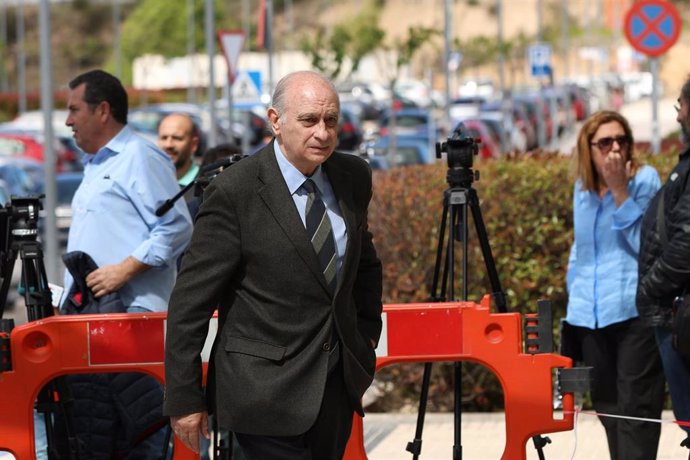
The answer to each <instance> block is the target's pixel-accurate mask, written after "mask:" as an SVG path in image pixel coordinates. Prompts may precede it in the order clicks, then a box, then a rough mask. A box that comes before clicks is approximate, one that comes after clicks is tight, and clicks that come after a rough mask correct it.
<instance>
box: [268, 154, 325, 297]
mask: <svg viewBox="0 0 690 460" xmlns="http://www.w3.org/2000/svg"><path fill="white" fill-rule="evenodd" d="M256 155H258V156H259V160H260V161H259V164H260V166H259V174H258V180H259V183H260V184H261V186H260V187H259V190H258V194H259V196H260V197H261V199H262V200H263V201H264V203H265V204H266V207H268V209H269V211H270V213H271V214H272V215H273V218H274V219H275V220H276V222H277V223H278V225H280V227H281V228H282V229H283V231H284V232H285V235H287V237H288V238H289V239H290V241H291V242H292V244H293V245H294V246H295V249H296V250H297V252H298V253H299V255H300V257H301V258H302V260H304V263H305V264H306V265H307V267H309V270H310V271H311V272H312V273H313V274H314V276H316V278H317V279H318V280H319V282H320V283H321V285H322V286H323V287H324V289H326V290H327V291H328V285H327V284H326V278H325V277H324V276H323V273H322V272H321V265H320V264H319V260H318V258H317V256H316V253H315V252H314V248H313V247H312V245H311V241H309V238H308V237H307V232H306V231H305V229H304V224H303V223H302V219H300V217H299V213H298V212H297V209H296V208H295V205H294V201H293V199H292V197H291V196H290V191H289V190H288V188H287V185H286V184H285V179H283V175H282V174H281V172H280V168H279V167H278V162H277V161H276V159H275V153H274V150H273V143H271V144H269V146H267V147H266V148H264V149H263V150H261V151H260V152H258V153H256Z"/></svg>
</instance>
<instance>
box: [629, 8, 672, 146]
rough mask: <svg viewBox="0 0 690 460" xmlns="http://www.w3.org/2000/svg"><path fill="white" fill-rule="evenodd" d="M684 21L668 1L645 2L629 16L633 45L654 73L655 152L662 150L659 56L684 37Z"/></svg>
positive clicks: (630, 11)
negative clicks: (681, 36) (659, 109)
mask: <svg viewBox="0 0 690 460" xmlns="http://www.w3.org/2000/svg"><path fill="white" fill-rule="evenodd" d="M682 26H683V22H682V20H681V18H680V14H679V13H678V10H677V9H676V7H675V6H674V5H673V4H672V3H671V2H669V1H665V0H642V1H639V2H637V3H635V4H633V6H632V7H631V8H630V9H629V10H628V12H627V14H626V15H625V22H624V31H625V36H626V37H627V39H628V41H629V42H630V45H631V46H632V47H633V48H635V49H636V50H637V51H639V52H641V53H643V54H646V55H647V56H649V57H650V67H651V72H652V153H654V154H658V153H659V151H660V150H661V148H660V145H661V139H660V134H659V113H658V106H659V95H658V93H657V87H658V80H659V61H658V57H659V56H661V55H662V54H664V53H665V52H666V51H668V49H669V48H671V47H672V46H673V45H674V44H675V43H676V41H677V40H678V37H679V36H680V31H681V27H682Z"/></svg>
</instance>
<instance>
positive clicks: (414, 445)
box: [405, 363, 431, 460]
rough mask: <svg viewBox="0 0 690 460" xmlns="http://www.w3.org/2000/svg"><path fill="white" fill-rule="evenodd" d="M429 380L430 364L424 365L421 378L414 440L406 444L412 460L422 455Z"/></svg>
mask: <svg viewBox="0 0 690 460" xmlns="http://www.w3.org/2000/svg"><path fill="white" fill-rule="evenodd" d="M430 380H431V363H424V377H423V378H422V392H421V394H420V396H419V410H418V411H417V428H416V430H415V433H414V440H413V441H411V442H408V443H407V448H406V449H405V450H407V451H408V452H411V453H412V458H413V459H414V460H417V459H418V458H419V455H420V454H421V453H422V431H423V430H424V417H425V415H426V404H427V399H428V398H429V382H430Z"/></svg>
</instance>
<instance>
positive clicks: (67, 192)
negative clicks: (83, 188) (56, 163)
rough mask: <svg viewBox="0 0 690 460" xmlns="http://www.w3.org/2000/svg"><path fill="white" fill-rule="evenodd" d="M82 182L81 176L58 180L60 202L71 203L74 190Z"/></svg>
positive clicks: (58, 199)
mask: <svg viewBox="0 0 690 460" xmlns="http://www.w3.org/2000/svg"><path fill="white" fill-rule="evenodd" d="M80 183H81V177H74V178H69V179H66V180H58V182H57V201H58V204H70V203H71V202H72V197H73V196H74V192H76V191H77V187H79V184H80Z"/></svg>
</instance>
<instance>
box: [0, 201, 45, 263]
mask: <svg viewBox="0 0 690 460" xmlns="http://www.w3.org/2000/svg"><path fill="white" fill-rule="evenodd" d="M43 197H44V195H40V196H35V195H30V196H26V197H16V196H12V198H11V199H10V201H9V203H7V204H6V205H5V206H4V207H3V208H0V235H2V242H3V247H2V248H0V251H3V254H7V253H8V246H9V245H10V243H11V242H12V239H13V238H14V239H17V240H28V239H35V238H36V236H37V235H38V213H39V211H40V210H41V209H43V203H42V202H41V199H42V198H43ZM3 249H4V250H3Z"/></svg>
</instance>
